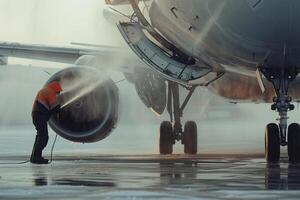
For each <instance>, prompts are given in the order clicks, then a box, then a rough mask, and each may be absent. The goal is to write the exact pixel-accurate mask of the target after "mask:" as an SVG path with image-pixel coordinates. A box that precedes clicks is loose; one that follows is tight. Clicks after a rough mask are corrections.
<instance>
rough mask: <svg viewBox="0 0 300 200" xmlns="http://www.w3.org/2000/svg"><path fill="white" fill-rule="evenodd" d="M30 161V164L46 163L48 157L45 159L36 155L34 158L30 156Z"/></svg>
mask: <svg viewBox="0 0 300 200" xmlns="http://www.w3.org/2000/svg"><path fill="white" fill-rule="evenodd" d="M30 162H31V163H32V164H48V163H49V160H48V159H45V158H43V157H38V158H36V157H31V159H30Z"/></svg>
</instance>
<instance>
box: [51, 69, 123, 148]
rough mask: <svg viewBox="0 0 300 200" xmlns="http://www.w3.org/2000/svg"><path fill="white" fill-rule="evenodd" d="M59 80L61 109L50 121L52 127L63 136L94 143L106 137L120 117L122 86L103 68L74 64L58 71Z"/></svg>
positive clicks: (53, 77)
mask: <svg viewBox="0 0 300 200" xmlns="http://www.w3.org/2000/svg"><path fill="white" fill-rule="evenodd" d="M51 81H59V82H60V83H61V85H62V89H63V91H62V93H61V94H60V97H59V98H60V102H61V110H60V112H59V113H58V114H56V115H53V116H52V118H51V119H50V121H49V125H50V127H51V128H52V129H53V130H54V131H55V132H56V133H57V134H59V135H60V136H62V137H63V138H65V139H67V140H70V141H74V142H82V143H92V142H97V141H100V140H102V139H104V138H106V137H107V136H108V135H109V134H110V133H111V132H112V130H113V128H114V127H115V126H116V123H117V119H118V104H119V96H118V88H117V86H116V84H115V83H114V82H113V81H112V80H111V79H110V78H107V77H105V76H104V75H103V74H102V73H101V72H100V71H99V70H96V69H94V68H90V67H71V68H67V69H64V70H61V71H59V72H57V73H56V74H54V75H53V76H52V77H51V78H50V79H49V80H48V83H49V82H51Z"/></svg>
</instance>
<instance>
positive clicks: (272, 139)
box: [265, 123, 280, 163]
mask: <svg viewBox="0 0 300 200" xmlns="http://www.w3.org/2000/svg"><path fill="white" fill-rule="evenodd" d="M279 137H280V136H279V127H278V125H277V124H274V123H272V124H268V125H267V127H266V132H265V158H266V160H267V161H268V162H272V163H277V162H278V161H279V159H280V138H279Z"/></svg>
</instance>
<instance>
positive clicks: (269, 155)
mask: <svg viewBox="0 0 300 200" xmlns="http://www.w3.org/2000/svg"><path fill="white" fill-rule="evenodd" d="M284 66H285V65H284ZM262 72H263V74H264V75H265V77H266V78H267V79H268V80H269V81H270V82H271V83H272V84H273V86H274V89H275V92H276V97H274V98H273V102H274V103H273V104H272V106H271V109H272V110H274V111H277V112H278V114H279V117H278V119H277V120H278V121H279V123H278V125H277V124H274V123H271V124H268V125H267V127H266V132H265V157H266V160H267V161H268V162H275V163H276V162H278V161H279V159H280V146H286V145H288V149H289V159H290V161H291V162H300V151H299V150H300V149H299V148H300V135H299V134H300V132H299V131H300V125H299V124H291V125H290V126H289V128H288V123H287V120H288V116H287V113H288V111H291V110H294V108H295V106H294V105H293V104H292V103H291V102H292V98H291V97H290V96H289V95H288V89H289V85H290V83H291V82H292V81H293V80H295V78H296V76H297V75H298V72H297V71H296V70H295V69H294V68H291V67H290V68H287V67H283V68H270V67H269V68H262ZM287 129H288V132H287ZM287 133H288V141H287Z"/></svg>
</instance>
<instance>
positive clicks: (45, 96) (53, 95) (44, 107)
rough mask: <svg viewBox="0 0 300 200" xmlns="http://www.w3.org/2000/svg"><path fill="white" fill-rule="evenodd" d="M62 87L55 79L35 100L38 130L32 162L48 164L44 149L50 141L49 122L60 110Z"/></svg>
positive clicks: (34, 114) (34, 122) (35, 123)
mask: <svg viewBox="0 0 300 200" xmlns="http://www.w3.org/2000/svg"><path fill="white" fill-rule="evenodd" d="M61 91H62V87H61V85H60V83H59V82H58V81H53V82H51V83H49V84H47V85H46V86H45V87H44V88H43V89H41V90H40V91H39V92H38V94H37V96H36V98H35V101H34V104H33V109H32V122H33V124H34V126H35V129H36V131H37V134H36V137H35V142H34V145H33V149H32V154H31V158H30V162H31V163H34V164H48V160H47V159H45V158H43V156H42V151H43V149H44V148H45V147H46V146H47V143H48V139H49V136H48V127H47V122H48V121H49V119H50V118H51V116H52V115H55V114H58V112H59V110H60V102H59V94H60V92H61Z"/></svg>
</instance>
